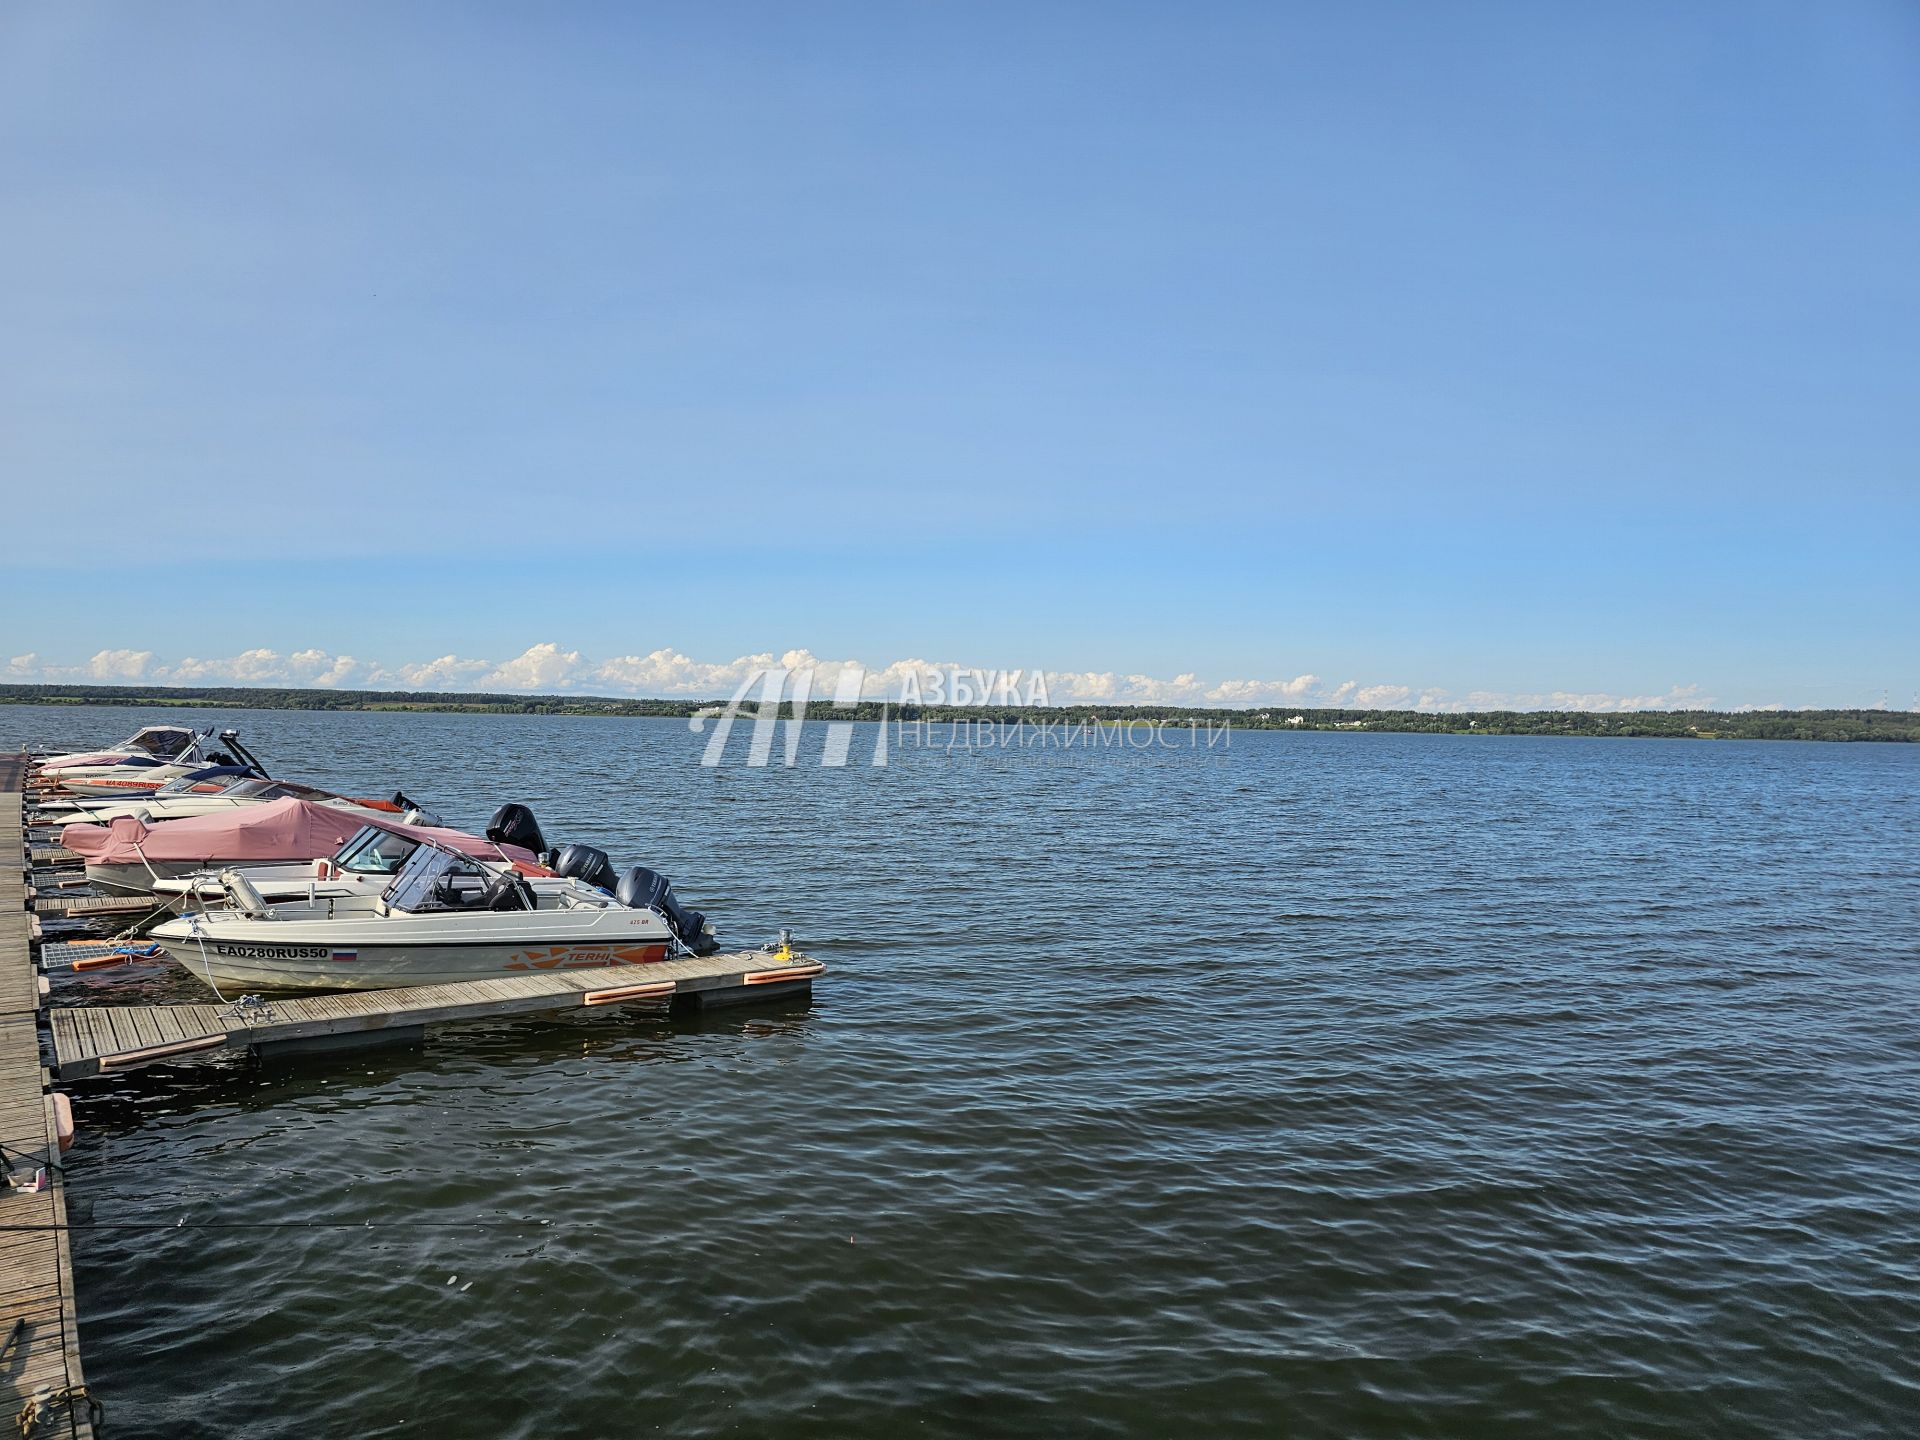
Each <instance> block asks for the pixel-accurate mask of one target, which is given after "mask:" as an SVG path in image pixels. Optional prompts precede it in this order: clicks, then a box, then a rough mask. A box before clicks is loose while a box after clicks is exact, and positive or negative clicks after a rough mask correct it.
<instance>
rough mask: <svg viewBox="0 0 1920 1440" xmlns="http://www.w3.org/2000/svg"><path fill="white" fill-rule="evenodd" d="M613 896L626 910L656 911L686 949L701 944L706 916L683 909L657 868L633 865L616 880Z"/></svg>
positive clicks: (670, 885)
mask: <svg viewBox="0 0 1920 1440" xmlns="http://www.w3.org/2000/svg"><path fill="white" fill-rule="evenodd" d="M613 898H614V899H616V900H618V901H619V902H620V903H621V904H622V905H624V906H626V907H627V908H628V909H629V910H658V911H659V912H660V913H661V914H662V915H664V916H665V917H666V920H667V924H668V925H670V926H672V927H673V933H674V934H675V935H677V936H678V937H679V938H680V943H681V944H682V945H685V946H686V947H687V948H688V949H689V950H698V949H699V948H700V947H701V944H702V943H703V941H702V931H703V930H704V928H705V926H706V923H707V917H706V916H704V915H702V914H701V913H700V912H699V911H698V910H683V909H682V908H681V907H680V902H679V901H677V900H675V899H674V898H673V882H672V881H670V880H668V879H667V877H666V876H664V875H662V874H661V873H660V872H659V871H657V870H649V869H648V868H647V867H646V866H644V865H636V866H634V867H633V869H631V870H629V871H627V873H626V875H625V877H624V878H622V880H621V881H620V888H619V889H617V890H615V891H614V892H613Z"/></svg>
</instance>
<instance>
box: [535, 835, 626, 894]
mask: <svg viewBox="0 0 1920 1440" xmlns="http://www.w3.org/2000/svg"><path fill="white" fill-rule="evenodd" d="M550 868H551V869H552V871H553V873H554V874H556V875H558V876H560V877H561V878H562V879H563V880H579V881H581V882H582V883H584V884H587V885H593V886H597V887H598V888H599V889H602V890H609V891H610V890H612V889H613V887H614V886H615V885H616V884H618V883H619V876H617V875H615V874H614V873H613V862H612V861H611V860H609V859H607V852H606V851H604V850H596V849H594V848H593V846H591V845H562V846H561V847H560V848H559V849H558V850H557V851H555V852H554V856H553V864H552V866H551V867H550Z"/></svg>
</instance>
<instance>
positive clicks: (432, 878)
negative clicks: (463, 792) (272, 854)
mask: <svg viewBox="0 0 1920 1440" xmlns="http://www.w3.org/2000/svg"><path fill="white" fill-rule="evenodd" d="M220 880H221V886H222V888H223V890H224V891H225V892H226V899H227V907H226V908H225V909H220V910H190V911H188V912H187V913H186V914H184V915H182V916H180V917H178V918H176V919H173V920H169V921H167V922H166V923H165V924H163V925H160V926H158V927H157V928H155V929H154V930H153V931H152V932H150V934H151V938H152V939H153V940H155V941H156V942H158V943H159V944H160V945H161V946H162V947H164V948H165V950H166V952H167V954H168V955H169V956H170V957H171V958H172V959H173V960H174V961H175V962H176V963H177V964H179V965H180V966H181V967H182V968H184V969H186V970H187V971H189V972H191V973H192V974H194V975H197V976H199V977H200V978H202V979H204V980H206V981H207V982H208V984H209V985H211V986H213V987H214V988H215V989H216V990H225V989H239V990H377V989H386V988H390V987H394V986H405V985H438V984H444V983H450V982H453V981H459V980H479V979H489V978H497V977H500V976H507V975H524V974H534V973H538V972H539V971H542V970H556V969H564V970H577V969H588V968H595V969H599V968H613V967H624V966H630V965H645V964H648V963H651V962H656V961H660V960H665V959H667V958H668V957H669V956H670V955H673V954H676V953H678V954H687V953H704V952H706V951H708V950H710V949H712V948H713V941H712V938H711V930H710V927H708V925H707V923H706V920H705V917H703V916H702V915H701V914H700V913H699V912H698V911H692V910H685V909H683V908H682V907H681V906H680V905H679V904H678V903H677V902H676V901H675V900H674V897H673V889H672V886H671V885H670V884H669V883H668V882H667V880H666V879H665V878H664V877H663V876H660V875H657V874H655V873H654V872H653V871H651V870H648V869H646V868H645V867H642V866H636V867H635V868H634V869H632V870H630V871H628V873H627V874H626V876H625V877H624V878H623V879H621V880H620V881H619V883H618V885H617V886H616V887H615V890H614V893H613V894H611V895H609V894H608V893H607V892H606V891H605V890H603V889H601V888H599V887H598V886H595V885H590V884H588V883H587V882H586V881H584V880H582V879H580V878H578V877H576V876H560V875H553V876H529V875H526V874H522V873H520V870H519V869H518V868H516V867H515V866H514V865H511V864H508V863H506V862H504V861H487V860H481V859H479V858H477V857H475V856H471V855H463V854H461V853H460V852H459V851H457V850H455V849H453V848H451V847H449V846H446V845H443V844H441V843H439V842H438V841H432V840H430V841H424V842H422V843H421V844H420V845H419V846H418V847H417V848H416V849H415V850H414V851H413V852H412V853H411V854H410V855H408V856H407V857H406V859H405V860H404V861H403V862H402V864H401V866H400V869H399V871H398V872H397V873H396V874H394V875H393V876H392V878H391V879H390V880H389V881H388V882H387V883H386V885H384V886H383V887H382V888H381V890H380V893H379V894H377V895H368V894H354V895H346V896H336V895H321V894H320V893H318V887H317V880H316V888H315V892H314V893H313V894H312V895H311V896H304V895H303V896H299V897H298V898H294V899H290V900H281V901H279V902H278V903H273V902H269V901H268V900H267V899H266V897H265V896H264V895H263V894H261V892H260V891H259V889H258V888H257V887H256V886H255V885H254V884H253V883H252V882H251V881H250V880H249V879H248V878H247V877H246V876H245V875H244V874H242V873H241V872H240V871H238V870H227V871H224V872H222V874H221V876H220Z"/></svg>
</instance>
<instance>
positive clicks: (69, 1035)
mask: <svg viewBox="0 0 1920 1440" xmlns="http://www.w3.org/2000/svg"><path fill="white" fill-rule="evenodd" d="M825 968H826V967H825V966H823V965H821V964H820V963H819V962H818V961H814V960H809V959H807V958H806V957H805V956H801V955H795V956H793V957H791V958H790V959H784V960H782V959H777V958H776V957H774V956H772V955H770V954H768V953H767V952H765V951H761V950H741V951H735V952H733V953H732V954H727V955H707V956H703V957H701V958H698V959H691V960H668V961H663V962H662V963H660V964H657V965H631V966H619V967H615V968H609V969H598V970H568V971H564V972H560V973H555V974H544V975H511V976H503V977H501V978H499V979H496V980H463V981H460V982H458V983H456V984H452V985H420V986H414V987H411V988H408V989H404V990H357V991H348V992H343V993H340V994H336V995H309V996H300V997H295V998H289V999H268V1000H266V1001H264V1002H261V1003H249V1004H230V1005H90V1006H86V1007H84V1008H79V1009H72V1010H55V1011H53V1012H52V1013H53V1048H54V1064H55V1068H56V1069H57V1071H58V1073H59V1076H60V1078H61V1079H62V1080H78V1079H84V1078H86V1077H87V1076H90V1075H99V1074H103V1073H107V1072H116V1073H117V1072H119V1071H122V1070H132V1069H135V1068H137V1067H139V1066H141V1065H156V1064H160V1063H163V1062H166V1061H172V1060H184V1059H187V1058H189V1057H192V1056H195V1055H200V1054H203V1053H207V1052H210V1051H214V1050H222V1049H229V1048H253V1049H264V1050H267V1051H269V1052H271V1051H272V1050H273V1049H274V1048H275V1047H282V1048H286V1049H296V1048H319V1047H320V1046H322V1045H327V1044H343V1045H344V1044H351V1043H354V1040H355V1038H356V1037H357V1038H358V1040H359V1041H360V1042H362V1043H364V1042H366V1041H367V1040H370V1039H379V1038H387V1037H392V1036H394V1035H395V1034H396V1033H406V1032H412V1031H417V1030H419V1029H421V1028H422V1027H424V1026H427V1025H439V1024H444V1023H446V1022H448V1021H453V1020H485V1019H492V1018H496V1017H499V1016H507V1015H531V1014H538V1013H542V1012H545V1013H554V1012H560V1011H567V1010H581V1009H585V1008H587V1007H590V1006H600V1005H623V1004H634V1003H646V1004H652V1005H663V1004H670V1003H672V1002H674V1001H683V1002H691V1003H695V1004H703V1005H712V1004H730V1003H739V1002H740V1001H743V1000H762V999H772V998H774V997H775V996H778V995H785V994H793V993H797V992H799V991H800V990H803V989H806V988H807V987H809V986H810V985H811V984H812V983H813V978H814V976H816V975H819V974H820V973H821V972H822V971H823V970H825Z"/></svg>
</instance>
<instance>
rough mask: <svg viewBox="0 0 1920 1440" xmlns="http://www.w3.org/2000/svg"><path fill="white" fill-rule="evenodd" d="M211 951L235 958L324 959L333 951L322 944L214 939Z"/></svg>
mask: <svg viewBox="0 0 1920 1440" xmlns="http://www.w3.org/2000/svg"><path fill="white" fill-rule="evenodd" d="M213 953H214V954H216V955H226V956H229V957H231V958H233V959H235V960H325V959H326V958H327V957H328V956H329V955H331V954H332V953H333V952H332V951H331V950H329V949H327V947H326V946H324V945H235V944H232V943H231V942H227V941H220V940H216V941H214V944H213Z"/></svg>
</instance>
